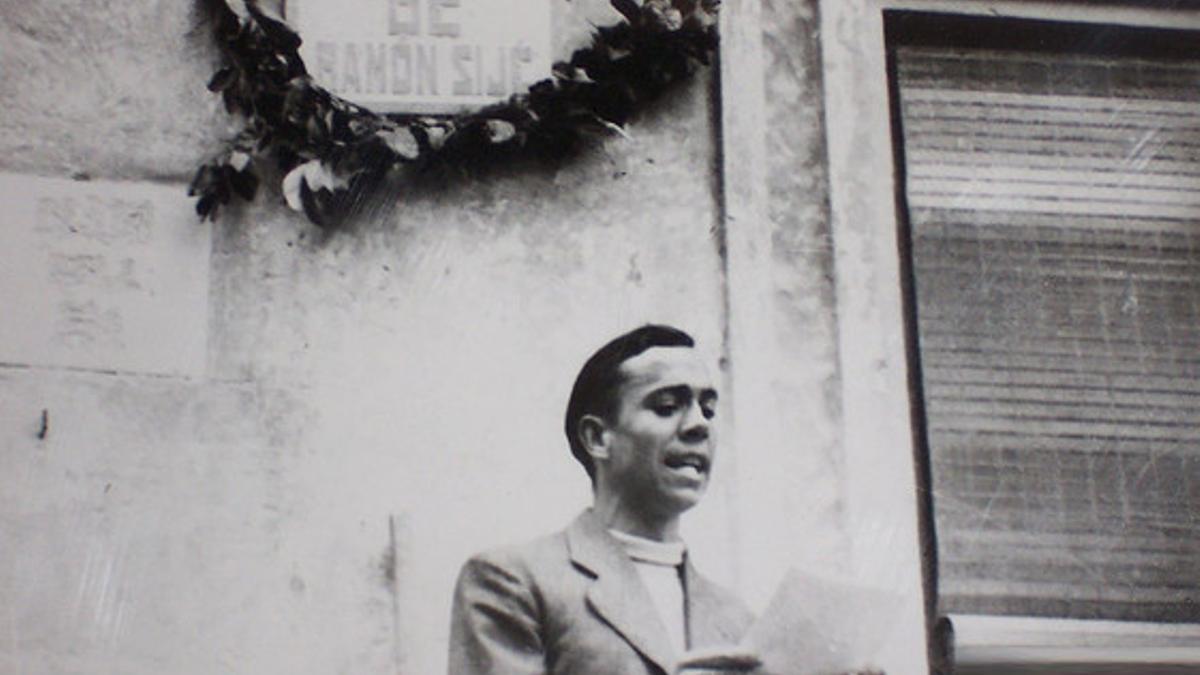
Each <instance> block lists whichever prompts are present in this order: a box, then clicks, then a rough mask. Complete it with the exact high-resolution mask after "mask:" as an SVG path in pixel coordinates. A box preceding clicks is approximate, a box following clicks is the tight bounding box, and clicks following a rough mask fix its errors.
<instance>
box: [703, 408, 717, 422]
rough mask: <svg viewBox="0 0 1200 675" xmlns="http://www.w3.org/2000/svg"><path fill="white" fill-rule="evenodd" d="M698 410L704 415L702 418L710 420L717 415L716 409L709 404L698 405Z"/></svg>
mask: <svg viewBox="0 0 1200 675" xmlns="http://www.w3.org/2000/svg"><path fill="white" fill-rule="evenodd" d="M700 412H701V414H703V415H704V419H706V420H711V419H712V418H714V417H716V416H717V409H716V408H715V407H713V406H711V405H704V404H701V405H700Z"/></svg>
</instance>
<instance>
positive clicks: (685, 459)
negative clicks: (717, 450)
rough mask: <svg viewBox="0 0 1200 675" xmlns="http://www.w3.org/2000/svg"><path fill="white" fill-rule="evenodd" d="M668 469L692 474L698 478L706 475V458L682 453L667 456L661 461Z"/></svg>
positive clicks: (696, 454) (697, 454) (698, 454)
mask: <svg viewBox="0 0 1200 675" xmlns="http://www.w3.org/2000/svg"><path fill="white" fill-rule="evenodd" d="M663 463H664V464H666V465H667V467H668V468H671V469H675V470H677V471H681V472H686V473H691V474H694V475H695V476H697V477H699V476H700V475H701V474H706V473H708V457H705V456H704V455H701V454H700V453H696V452H682V453H677V454H671V455H667V457H666V459H665V460H664V461H663Z"/></svg>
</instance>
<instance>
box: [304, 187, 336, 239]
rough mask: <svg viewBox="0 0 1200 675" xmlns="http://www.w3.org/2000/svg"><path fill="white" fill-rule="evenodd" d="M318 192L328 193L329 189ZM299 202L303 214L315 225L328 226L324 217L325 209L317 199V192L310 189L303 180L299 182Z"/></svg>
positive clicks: (327, 221) (328, 223)
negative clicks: (302, 208)
mask: <svg viewBox="0 0 1200 675" xmlns="http://www.w3.org/2000/svg"><path fill="white" fill-rule="evenodd" d="M320 192H322V193H328V192H329V191H328V190H321V191H320ZM300 203H301V204H302V205H303V207H304V215H305V216H306V217H307V218H308V219H309V220H310V221H312V222H313V223H315V224H316V225H317V227H321V228H327V227H329V226H330V222H329V219H328V218H326V217H325V211H324V209H322V208H321V204H320V202H319V200H318V199H317V192H315V191H313V190H310V189H309V188H308V184H307V183H306V182H304V181H301V182H300Z"/></svg>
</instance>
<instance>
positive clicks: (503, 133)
mask: <svg viewBox="0 0 1200 675" xmlns="http://www.w3.org/2000/svg"><path fill="white" fill-rule="evenodd" d="M484 129H485V130H486V132H487V139H488V141H490V142H491V143H496V144H499V143H507V142H508V141H511V140H512V139H513V137H514V136H516V135H517V128H516V127H515V126H513V124H512V122H507V121H505V120H487V121H486V122H484Z"/></svg>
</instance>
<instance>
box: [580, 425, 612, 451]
mask: <svg viewBox="0 0 1200 675" xmlns="http://www.w3.org/2000/svg"><path fill="white" fill-rule="evenodd" d="M608 439H609V435H608V424H607V423H605V421H604V419H603V418H601V417H599V416H598V415H584V416H583V417H581V418H579V440H580V441H582V442H583V448H584V450H587V453H588V455H590V456H591V458H592V459H593V460H595V459H608Z"/></svg>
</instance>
